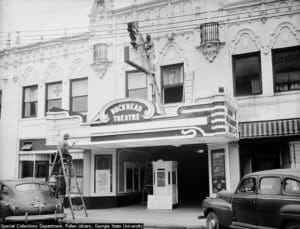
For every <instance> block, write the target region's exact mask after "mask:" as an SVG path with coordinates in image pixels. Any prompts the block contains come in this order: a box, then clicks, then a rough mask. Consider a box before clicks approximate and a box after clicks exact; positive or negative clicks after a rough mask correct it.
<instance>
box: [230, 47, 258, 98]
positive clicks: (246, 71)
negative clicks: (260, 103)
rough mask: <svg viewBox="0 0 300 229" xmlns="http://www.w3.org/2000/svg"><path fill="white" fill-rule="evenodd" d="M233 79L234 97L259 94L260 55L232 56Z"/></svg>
mask: <svg viewBox="0 0 300 229" xmlns="http://www.w3.org/2000/svg"><path fill="white" fill-rule="evenodd" d="M233 77H234V79H233V82H234V90H235V95H236V96H245V95H256V94H261V93H262V86H261V67H260V53H259V52H256V53H249V54H243V55H235V56H233Z"/></svg>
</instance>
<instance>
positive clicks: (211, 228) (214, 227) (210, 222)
mask: <svg viewBox="0 0 300 229" xmlns="http://www.w3.org/2000/svg"><path fill="white" fill-rule="evenodd" d="M206 228H207V229H220V228H221V226H220V222H219V218H218V216H217V215H216V213H214V212H210V213H208V215H207V217H206Z"/></svg>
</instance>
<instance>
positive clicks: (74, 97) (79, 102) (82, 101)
mask: <svg viewBox="0 0 300 229" xmlns="http://www.w3.org/2000/svg"><path fill="white" fill-rule="evenodd" d="M70 104H71V108H70V110H71V111H73V112H79V113H84V112H87V110H88V79H87V78H85V79H76V80H71V102H70Z"/></svg>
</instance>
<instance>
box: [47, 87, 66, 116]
mask: <svg viewBox="0 0 300 229" xmlns="http://www.w3.org/2000/svg"><path fill="white" fill-rule="evenodd" d="M61 103H62V83H61V82H57V83H49V84H47V85H46V112H48V111H51V109H52V108H54V107H55V108H61Z"/></svg>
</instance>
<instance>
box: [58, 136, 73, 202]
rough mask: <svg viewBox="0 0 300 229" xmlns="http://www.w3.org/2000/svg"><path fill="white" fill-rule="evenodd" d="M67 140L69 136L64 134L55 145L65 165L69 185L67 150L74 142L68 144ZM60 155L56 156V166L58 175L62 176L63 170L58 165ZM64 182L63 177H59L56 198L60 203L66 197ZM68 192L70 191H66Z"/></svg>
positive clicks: (69, 160)
mask: <svg viewBox="0 0 300 229" xmlns="http://www.w3.org/2000/svg"><path fill="white" fill-rule="evenodd" d="M69 139H70V135H69V134H68V133H66V134H64V136H63V139H61V140H60V141H58V144H57V148H58V149H57V150H58V152H59V150H60V151H61V155H62V160H63V162H64V163H65V169H66V173H67V174H68V177H69V180H68V182H69V184H70V172H71V171H70V167H71V162H72V156H71V154H70V153H69V148H70V147H73V146H74V145H75V142H73V143H72V144H70V143H69ZM60 160H61V158H60V154H58V155H57V159H56V161H57V163H58V164H57V165H58V168H59V172H58V174H59V175H63V171H62V170H63V168H62V165H61V163H60ZM66 182H67V181H65V179H64V177H63V176H60V177H59V179H58V195H59V196H58V197H59V199H61V200H62V201H63V200H64V197H65V195H66V191H67V190H66ZM68 191H70V190H68Z"/></svg>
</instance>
